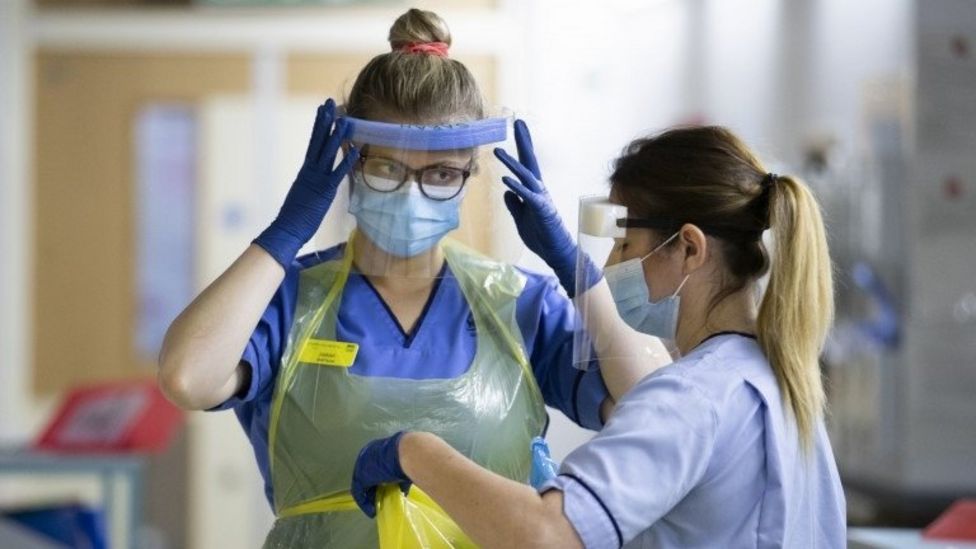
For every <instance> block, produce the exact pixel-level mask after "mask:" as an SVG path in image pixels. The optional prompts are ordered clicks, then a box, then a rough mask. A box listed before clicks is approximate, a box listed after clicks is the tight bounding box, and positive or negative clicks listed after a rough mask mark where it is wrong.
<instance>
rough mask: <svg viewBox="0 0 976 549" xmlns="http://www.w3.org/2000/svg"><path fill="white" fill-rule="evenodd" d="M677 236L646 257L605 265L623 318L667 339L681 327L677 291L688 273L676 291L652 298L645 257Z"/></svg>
mask: <svg viewBox="0 0 976 549" xmlns="http://www.w3.org/2000/svg"><path fill="white" fill-rule="evenodd" d="M677 236H678V234H677V233H675V234H674V235H672V236H671V238H668V239H667V240H665V241H664V242H663V243H662V244H661V245H660V246H658V247H656V248H654V249H653V250H651V251H650V253H648V254H647V255H645V256H644V257H635V258H633V259H628V260H627V261H622V262H620V263H617V264H615V265H611V266H609V267H606V268H604V269H603V276H604V277H606V279H607V284H608V285H609V286H610V294H611V295H613V301H614V304H615V305H616V306H617V313H619V314H620V318H622V319H623V320H624V322H626V323H627V325H628V326H630V327H631V328H633V329H635V330H637V331H638V332H641V333H645V334H648V335H652V336H656V337H660V338H664V339H674V338H675V335H676V333H677V331H678V310H679V309H680V308H681V296H679V295H678V292H680V291H681V288H683V287H684V285H685V282H687V281H688V276H685V278H684V280H682V281H681V284H679V285H678V289H676V290H675V291H674V294H672V295H671V296H669V297H665V298H663V299H661V300H659V301H651V297H650V289H649V288H648V287H647V282H646V281H645V279H644V260H645V259H647V258H648V257H651V255H652V254H654V253H655V252H657V251H658V250H660V249H661V248H663V247H664V246H666V245H667V244H668V243H669V242H671V241H672V240H674V239H675V238H676V237H677Z"/></svg>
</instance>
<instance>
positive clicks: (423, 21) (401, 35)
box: [388, 8, 451, 51]
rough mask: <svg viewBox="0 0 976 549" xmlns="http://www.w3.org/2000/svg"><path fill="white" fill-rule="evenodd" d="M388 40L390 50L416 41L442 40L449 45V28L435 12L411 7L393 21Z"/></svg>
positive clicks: (398, 48)
mask: <svg viewBox="0 0 976 549" xmlns="http://www.w3.org/2000/svg"><path fill="white" fill-rule="evenodd" d="M388 40H389V41H390V49H391V50H392V51H399V50H401V49H403V48H405V47H407V46H409V45H410V44H418V43H420V44H423V43H432V42H442V43H444V44H447V45H448V46H450V45H451V30H450V29H449V28H448V27H447V23H445V22H444V20H443V19H441V17H440V16H439V15H437V14H436V13H434V12H432V11H425V10H418V9H417V8H412V9H410V10H408V11H407V12H406V13H404V14H403V15H401V16H400V17H397V20H396V21H394V22H393V26H392V27H390V36H389V38H388Z"/></svg>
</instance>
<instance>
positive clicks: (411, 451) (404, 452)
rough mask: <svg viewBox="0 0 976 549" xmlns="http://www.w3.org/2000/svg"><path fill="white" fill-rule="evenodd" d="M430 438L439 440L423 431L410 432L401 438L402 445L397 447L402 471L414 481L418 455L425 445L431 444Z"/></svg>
mask: <svg viewBox="0 0 976 549" xmlns="http://www.w3.org/2000/svg"><path fill="white" fill-rule="evenodd" d="M430 437H433V438H437V437H436V436H435V435H432V434H430V433H425V432H422V431H420V432H418V431H408V432H406V433H403V436H402V437H400V443H399V444H398V445H397V453H398V455H399V458H400V469H401V470H403V473H404V474H405V475H406V476H407V477H408V478H410V479H412V478H413V475H414V474H415V473H416V469H415V467H414V465H415V464H416V463H417V454H418V453H419V451H420V450H421V449H422V448H423V445H424V444H429V438H430ZM425 439H427V440H425Z"/></svg>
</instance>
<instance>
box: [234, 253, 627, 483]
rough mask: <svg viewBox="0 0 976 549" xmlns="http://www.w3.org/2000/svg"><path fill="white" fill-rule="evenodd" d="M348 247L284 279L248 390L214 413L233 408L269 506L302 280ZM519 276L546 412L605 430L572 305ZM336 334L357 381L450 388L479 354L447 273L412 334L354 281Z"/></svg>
mask: <svg viewBox="0 0 976 549" xmlns="http://www.w3.org/2000/svg"><path fill="white" fill-rule="evenodd" d="M342 247H343V245H339V246H336V247H334V248H330V249H328V250H325V251H322V252H317V253H312V254H309V255H306V256H303V257H300V258H298V259H297V260H296V261H295V262H294V263H293V264H292V266H291V267H290V268H289V269H287V271H286V272H285V278H284V281H283V282H282V284H281V286H280V287H279V288H278V291H277V292H275V295H274V297H273V298H272V299H271V303H269V304H268V308H267V309H266V310H265V312H264V314H263V315H262V316H261V320H260V321H259V322H258V325H257V327H256V328H255V330H254V333H253V334H251V339H250V341H248V343H247V347H246V348H245V349H244V354H243V356H242V357H241V362H242V363H243V364H244V365H245V366H247V367H249V368H250V374H251V375H250V378H251V379H250V384H249V385H248V386H247V387H245V388H243V390H242V391H241V393H240V394H238V395H237V396H235V397H233V398H231V399H230V400H228V401H227V402H225V403H223V404H222V405H220V406H218V407H217V408H215V410H222V409H227V408H233V410H234V411H235V413H236V414H237V418H238V419H239V420H240V422H241V426H242V427H243V428H244V432H245V433H246V434H247V436H248V438H249V439H250V442H251V445H252V446H253V447H254V454H255V457H256V459H257V463H258V468H259V469H260V471H261V475H262V477H264V486H265V493H266V495H267V497H268V501H269V502H273V491H272V486H271V475H270V473H269V469H268V422H269V419H270V416H271V399H272V395H273V393H274V385H275V379H276V377H277V374H278V368H279V365H280V363H281V358H282V353H283V352H284V348H285V344H286V343H287V337H288V333H289V331H290V330H291V324H292V319H293V317H294V314H295V306H296V300H297V296H298V280H299V272H300V271H301V270H302V269H305V268H309V267H312V266H314V265H317V264H319V263H322V262H324V261H329V260H332V259H335V258H337V257H339V256H340V252H341V250H342ZM522 272H523V274H524V275H525V276H526V278H527V280H526V284H525V288H524V289H523V290H522V294H521V295H520V296H519V298H518V300H517V302H516V319H517V322H518V325H519V328H520V329H521V331H522V339H523V341H524V342H525V345H526V351H527V353H528V355H529V360H530V362H531V364H532V369H533V371H534V373H535V377H536V379H537V380H538V383H539V389H540V390H541V391H542V395H543V397H544V398H545V401H546V404H548V405H549V406H552V407H554V408H557V409H559V410H560V411H562V412H563V413H564V414H566V415H567V416H568V417H569V418H570V419H571V420H573V421H574V422H576V423H577V424H579V425H580V426H582V427H585V428H588V429H599V428H600V427H601V426H602V422H601V421H600V404H601V403H602V402H603V400H604V399H605V398H606V397H607V395H608V393H607V388H606V386H605V385H604V383H603V379H602V377H601V376H600V373H599V371H598V369H593V370H591V371H587V372H583V371H582V370H579V369H577V368H574V367H573V365H572V360H573V332H574V329H575V326H576V324H575V316H576V314H575V311H574V310H573V308H572V304H571V303H570V301H569V300H568V299H567V298H566V297H565V296H564V295H562V294H560V293H559V289H558V288H559V286H558V283H557V282H556V280H555V279H554V278H551V277H545V276H542V275H539V274H535V273H531V272H526V271H522ZM336 330H337V338H338V339H340V340H342V341H354V342H359V343H360V349H359V354H358V356H357V358H356V362H355V364H353V366H352V367H351V368H350V369H349V371H350V372H352V373H355V374H357V375H361V376H382V377H399V378H410V379H437V378H440V379H446V378H453V377H457V376H459V375H461V374H463V373H465V372H467V370H468V368H469V366H470V365H471V362H472V361H473V359H474V355H475V350H476V347H477V337H476V336H477V334H476V330H475V324H474V317H473V316H472V314H471V308H470V307H469V305H468V302H467V300H466V299H465V298H464V295H463V294H462V293H461V287H460V286H459V285H458V282H457V279H456V278H454V276H453V274H452V273H451V271H450V269H449V268H448V267H447V265H446V264H445V267H444V272H443V276H442V277H440V278H438V279H437V281H436V282H435V287H434V289H433V291H432V292H431V296H430V298H429V299H428V301H427V304H426V307H425V308H424V311H423V313H422V314H421V316H420V318H419V319H418V320H417V323H416V326H415V327H414V329H413V330H412V331H411V332H410V333H406V332H404V330H403V329H402V328H401V327H400V325H399V323H398V322H397V320H396V318H395V317H394V315H393V314H392V312H391V311H390V309H389V308H388V307H387V305H386V303H385V302H384V301H383V299H382V298H381V297H380V295H379V293H377V291H376V290H375V289H374V288H373V286H372V285H371V284H370V283H369V281H368V279H367V278H366V277H364V276H362V275H358V274H356V273H350V276H349V280H348V281H347V282H346V287H345V289H344V291H343V293H342V301H341V303H340V307H339V316H338V322H337V326H336ZM367 334H368V338H367ZM366 342H368V343H366ZM391 434H392V433H391ZM525 451H526V452H528V451H529V449H528V448H526V449H525Z"/></svg>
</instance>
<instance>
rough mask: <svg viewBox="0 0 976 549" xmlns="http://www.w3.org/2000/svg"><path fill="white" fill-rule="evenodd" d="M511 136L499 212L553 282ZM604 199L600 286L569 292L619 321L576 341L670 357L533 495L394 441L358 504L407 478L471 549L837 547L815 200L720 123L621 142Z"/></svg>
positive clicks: (556, 264) (459, 461)
mask: <svg viewBox="0 0 976 549" xmlns="http://www.w3.org/2000/svg"><path fill="white" fill-rule="evenodd" d="M516 141H517V143H518V144H519V145H520V146H519V153H520V154H519V161H516V160H515V159H513V158H511V157H510V156H508V155H507V154H506V153H504V152H503V151H500V150H499V151H496V154H498V155H499V157H500V158H501V159H502V160H503V161H504V162H505V163H506V164H507V165H508V166H509V167H510V168H511V169H512V171H513V172H514V173H515V175H516V176H518V179H519V180H518V181H516V180H514V179H506V180H505V183H506V185H508V187H509V188H510V189H511V191H512V194H511V195H509V196H508V197H507V200H508V201H509V207H510V209H511V210H512V213H513V214H514V215H515V218H516V222H517V223H518V224H519V225H520V227H522V228H523V229H525V231H526V232H527V233H530V234H531V235H532V237H533V238H532V239H526V242H535V243H536V244H537V245H534V246H532V247H533V249H534V250H536V251H537V253H540V254H541V255H543V257H544V258H546V260H547V262H548V263H549V264H550V265H551V266H553V268H563V269H565V268H567V267H566V266H567V265H568V261H567V259H568V257H569V256H571V255H575V253H569V252H567V251H566V250H571V249H573V250H575V245H574V244H573V243H572V242H570V241H569V240H570V239H569V237H568V236H567V235H566V234H565V230H563V229H561V227H562V224H561V222H560V221H559V218H558V215H557V214H556V213H555V209H554V208H553V207H552V203H551V201H550V199H549V197H548V195H547V193H546V190H545V188H544V187H543V185H542V182H541V175H540V172H539V169H538V166H537V165H536V162H535V159H534V155H533V154H532V151H531V145H530V141H529V138H528V133H527V130H526V129H525V127H524V125H523V124H520V123H518V122H517V123H516ZM610 200H611V201H612V202H614V203H616V204H617V205H620V206H622V207H625V208H626V210H625V211H626V214H625V216H623V217H620V218H617V219H616V220H615V221H616V223H615V224H614V226H615V227H617V228H620V229H625V231H624V232H623V234H621V235H619V237H618V238H617V241H616V247H615V249H614V251H613V252H612V254H611V257H610V260H609V261H608V266H607V267H606V268H605V270H604V271H603V272H604V275H605V276H604V277H603V278H602V279H601V276H600V271H599V269H596V268H595V267H594V266H592V265H588V266H587V265H586V264H587V258H586V256H585V255H581V256H580V257H581V258H582V262H581V264H582V265H584V268H582V269H579V270H578V271H577V273H578V274H577V276H578V277H580V278H582V279H583V280H582V285H581V286H580V285H577V286H576V287H584V288H588V290H587V291H585V292H581V293H580V294H579V295H578V296H577V299H578V300H582V301H584V302H586V303H585V305H586V306H580V307H579V309H580V310H587V309H588V308H592V307H597V308H599V306H600V304H601V303H606V304H607V305H610V304H611V303H612V304H613V305H610V307H611V308H615V309H616V310H617V312H618V313H619V316H618V320H617V321H616V322H610V321H608V320H607V319H606V318H605V317H604V318H602V323H603V324H604V326H601V322H596V321H595V320H597V319H595V318H594V319H584V322H585V323H586V326H587V330H588V331H589V332H594V331H600V330H604V331H605V332H606V333H604V334H602V335H612V333H614V332H616V333H622V332H623V331H624V330H625V329H626V328H622V327H621V326H620V324H625V325H626V326H629V328H630V329H633V330H635V331H638V332H642V333H645V334H650V335H654V336H658V337H661V338H665V339H668V340H672V341H673V342H674V343H675V345H676V346H677V349H678V351H679V353H680V358H678V359H677V360H676V361H675V362H673V363H672V364H669V365H667V366H664V367H662V368H660V369H658V370H656V371H654V372H653V373H651V374H650V375H648V376H646V377H645V378H643V379H641V380H640V381H637V382H636V383H635V384H634V386H633V388H632V389H631V390H630V391H629V392H628V393H627V394H626V395H624V396H623V397H622V398H620V399H619V400H618V401H617V403H616V407H615V409H614V410H613V411H612V413H611V415H610V417H609V419H608V421H607V425H606V427H604V428H603V430H602V431H600V433H599V434H597V435H596V437H595V438H594V439H593V440H591V441H590V442H588V443H586V444H584V445H583V446H581V447H580V448H578V449H577V450H575V451H574V452H573V453H571V454H570V455H569V456H568V457H567V458H566V460H565V461H564V462H563V463H562V465H561V467H560V469H559V473H558V475H557V476H556V477H555V478H553V479H551V480H549V481H548V482H547V483H546V484H544V485H543V486H542V487H541V488H540V489H539V491H538V492H537V491H535V490H533V489H532V488H530V487H527V486H524V485H520V484H518V483H514V482H511V481H509V480H507V479H505V478H503V477H501V476H499V475H496V474H494V473H492V472H490V471H487V470H485V469H483V468H481V467H479V466H478V465H477V464H475V463H473V462H471V461H470V460H468V459H467V458H465V457H464V456H463V455H461V454H459V453H458V452H456V451H455V450H454V449H453V448H451V446H450V445H448V444H446V443H444V442H443V441H442V440H441V439H440V438H438V437H437V436H435V435H432V434H430V433H417V432H407V433H400V434H397V435H394V436H392V437H388V438H384V439H381V440H377V441H374V442H372V443H370V444H367V445H366V446H365V447H364V448H363V450H362V451H361V453H360V455H359V458H358V460H357V464H356V469H355V472H354V476H353V484H352V492H353V495H354V497H355V498H356V500H357V502H358V503H359V505H360V507H361V508H362V509H363V510H364V511H365V512H366V513H367V514H369V515H372V514H375V512H376V509H375V506H374V497H375V490H376V488H377V487H378V486H379V485H381V484H384V483H390V482H396V483H399V484H401V486H403V485H408V484H409V483H411V482H412V483H414V484H416V485H417V486H419V487H420V488H422V489H423V491H425V492H426V493H427V494H428V495H429V496H430V497H432V498H433V499H434V500H435V501H436V502H438V503H439V504H440V505H441V506H442V507H443V508H444V510H445V511H446V512H447V513H449V514H450V515H451V517H453V518H454V520H455V521H456V522H457V524H458V525H460V526H461V528H462V529H463V530H464V532H465V533H466V534H467V535H468V536H470V538H471V539H472V540H474V541H475V542H476V543H478V544H479V545H481V546H484V547H561V548H563V547H566V548H568V547H590V548H594V547H601V548H602V547H620V546H623V545H626V546H628V547H791V548H792V547H844V546H845V545H846V540H845V532H846V528H845V502H844V494H843V491H842V488H841V485H840V481H839V477H838V474H837V468H836V465H835V462H834V457H833V453H832V450H831V447H830V443H829V440H828V438H827V435H826V432H825V429H824V421H823V408H824V400H825V399H824V391H823V387H822V384H821V377H820V370H819V365H818V356H819V352H820V350H821V347H822V345H823V342H824V339H825V337H826V334H827V331H828V329H829V326H830V323H831V317H832V313H833V295H832V291H833V288H832V281H831V265H830V258H829V255H828V251H827V244H826V238H825V232H824V226H823V222H822V220H821V216H820V212H819V208H818V205H817V203H816V201H815V199H814V197H813V196H812V195H811V193H810V191H809V190H808V189H807V187H806V186H805V185H803V184H802V183H801V182H800V181H798V180H797V179H794V178H792V177H789V176H778V175H775V174H771V173H767V170H766V169H765V168H764V167H763V165H762V164H761V163H760V161H759V160H758V159H757V157H756V156H755V155H754V154H753V153H752V152H751V151H750V150H749V149H748V147H746V146H745V144H743V143H742V142H741V141H740V140H739V139H738V138H736V137H735V136H734V135H733V134H732V133H731V132H729V131H728V130H726V129H724V128H718V127H696V128H684V129H675V130H671V131H667V132H665V133H663V134H661V135H658V136H655V137H650V138H647V139H640V140H637V141H635V142H634V143H632V144H631V145H630V146H629V147H628V148H627V149H626V150H625V152H624V154H623V156H622V157H621V158H619V159H618V160H617V161H616V165H615V170H614V173H613V175H612V176H611V193H610ZM767 229H768V230H769V231H770V232H771V233H772V236H773V239H774V241H775V243H776V249H775V254H774V255H772V257H771V258H770V256H769V255H767V250H766V245H765V244H764V243H763V241H762V234H763V233H764V232H765V231H766V230H767ZM545 250H549V251H545ZM567 274H568V273H567ZM765 274H768V275H769V282H768V286H767V288H766V289H765V292H764V294H763V297H762V299H761V300H757V296H758V295H760V293H759V288H758V281H759V279H760V277H762V276H763V275H765ZM612 366H613V364H612V363H611V362H607V361H602V360H601V368H603V370H604V373H607V370H608V369H610V368H611V367H612Z"/></svg>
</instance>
